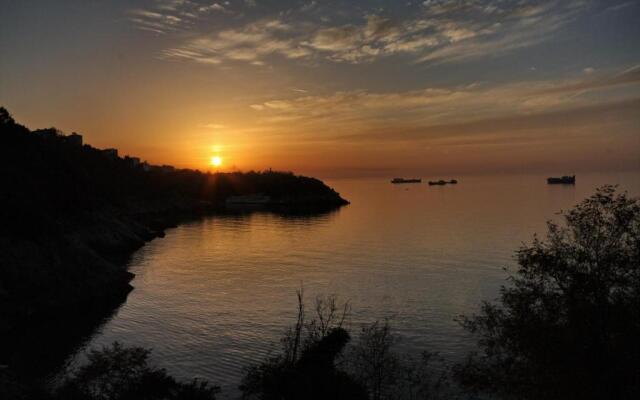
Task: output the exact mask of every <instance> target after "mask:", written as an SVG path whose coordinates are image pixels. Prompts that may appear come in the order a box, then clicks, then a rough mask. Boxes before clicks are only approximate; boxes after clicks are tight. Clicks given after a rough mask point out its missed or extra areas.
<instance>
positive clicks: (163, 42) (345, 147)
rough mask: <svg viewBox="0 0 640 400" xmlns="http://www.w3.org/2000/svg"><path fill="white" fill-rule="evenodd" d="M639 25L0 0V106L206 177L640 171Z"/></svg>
mask: <svg viewBox="0 0 640 400" xmlns="http://www.w3.org/2000/svg"><path fill="white" fill-rule="evenodd" d="M638 21H640V1H638V0H631V1H629V0H607V1H604V0H602V1H598V0H555V1H519V0H512V1H507V0H459V1H456V0H453V1H443V0H426V1H412V0H409V1H401V0H395V1H392V0H387V1H384V0H370V1H358V0H350V1H346V0H345V1H340V0H337V1H329V0H328V1H320V0H317V1H308V0H307V1H289V0H277V1H276V0H228V1H211V0H144V1H122V0H112V1H98V0H66V1H65V0H58V1H44V0H41V1H33V0H20V1H9V0H0V105H2V106H4V107H6V108H7V109H8V110H9V111H10V112H11V113H12V114H13V116H14V118H15V119H16V120H17V121H19V122H21V123H23V124H25V125H27V126H28V127H30V128H32V129H33V128H43V127H49V126H55V127H57V128H59V129H61V130H63V131H65V132H72V131H76V132H80V133H81V134H83V135H84V138H85V142H87V143H90V144H92V145H94V146H96V147H100V148H106V147H116V148H118V149H119V150H120V154H122V155H124V154H130V155H135V156H139V157H141V158H143V159H146V160H148V161H149V162H151V163H154V164H172V165H175V166H178V167H186V168H197V169H202V170H206V169H211V168H213V167H212V165H211V160H212V158H213V157H219V159H220V160H221V162H222V165H221V166H219V167H217V169H219V170H235V169H238V170H249V169H259V170H260V169H267V168H273V169H281V170H292V171H294V172H296V173H302V174H309V175H314V176H318V177H356V176H380V177H382V176H384V177H393V176H425V177H427V176H436V175H439V174H447V176H449V175H452V174H457V175H465V174H484V173H496V172H500V173H511V172H513V173H523V172H534V173H537V172H540V173H542V172H545V173H551V172H555V173H558V174H564V173H576V172H581V171H612V170H616V171H617V170H638V169H640V23H638Z"/></svg>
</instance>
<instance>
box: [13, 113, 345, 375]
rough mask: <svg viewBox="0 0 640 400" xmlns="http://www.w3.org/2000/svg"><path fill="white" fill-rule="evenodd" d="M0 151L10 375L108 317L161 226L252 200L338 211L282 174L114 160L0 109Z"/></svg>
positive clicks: (295, 211) (55, 353)
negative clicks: (132, 260) (130, 268)
mask: <svg viewBox="0 0 640 400" xmlns="http://www.w3.org/2000/svg"><path fill="white" fill-rule="evenodd" d="M0 148H1V149H2V151H3V155H2V157H0V221H1V223H0V365H10V366H11V368H12V369H13V370H14V371H16V370H17V371H16V372H19V373H20V374H23V373H25V374H32V375H38V374H40V373H44V372H45V369H46V368H47V366H48V365H50V364H51V363H50V361H51V362H53V361H54V360H53V359H55V358H58V359H60V356H61V355H63V354H64V353H65V350H66V349H68V348H70V347H72V346H73V344H74V343H75V344H77V339H78V338H81V337H83V336H84V335H85V334H86V333H88V332H90V331H91V329H92V327H95V325H96V324H99V323H100V322H101V321H102V320H103V319H104V317H106V316H108V315H110V313H111V312H113V310H114V309H116V308H117V307H118V305H120V304H121V303H122V302H123V301H124V300H125V299H126V296H127V294H128V293H129V291H130V290H131V286H130V285H129V282H130V280H131V279H132V277H133V275H132V274H130V273H129V272H127V271H126V269H125V268H124V267H123V265H124V264H125V260H126V259H127V257H128V256H129V255H130V254H131V253H132V252H133V251H134V250H135V249H137V248H139V247H140V246H142V245H143V244H144V243H145V242H146V241H149V240H151V239H153V238H155V237H158V236H162V235H163V234H164V233H163V230H164V229H166V228H167V227H171V226H175V225H176V224H177V223H179V222H180V221H184V220H186V219H189V218H197V217H199V216H201V215H203V214H204V213H211V212H215V213H226V212H227V211H226V208H225V205H226V200H227V199H228V198H230V197H233V196H256V195H258V194H260V195H262V196H263V197H265V198H268V199H269V201H268V202H267V203H266V204H263V206H266V207H267V208H268V209H270V208H273V209H274V210H275V212H279V213H283V214H284V215H291V216H296V215H299V214H300V213H307V214H308V213H319V212H325V211H326V210H331V209H334V208H336V207H339V206H340V205H343V204H346V203H347V202H346V201H345V200H344V199H343V198H341V197H340V195H339V194H338V193H336V192H335V191H334V190H333V189H331V188H329V187H328V186H326V185H325V184H324V183H323V182H321V181H319V180H317V179H314V178H308V177H303V176H296V175H294V174H292V173H287V172H273V171H265V172H247V173H240V172H237V173H216V174H209V173H203V172H200V171H194V170H179V169H175V168H173V167H170V166H153V165H149V164H146V163H144V162H141V161H140V160H139V159H137V158H135V157H124V158H123V157H118V155H117V150H115V149H107V150H100V149H96V148H93V147H91V146H89V145H86V144H83V143H82V137H81V136H80V135H78V134H72V135H68V136H67V135H62V134H61V133H60V132H58V131H57V130H56V129H54V128H49V129H40V130H35V131H31V130H29V129H27V128H26V127H24V126H22V125H19V124H17V123H16V122H15V121H14V120H13V118H12V117H11V115H10V114H9V113H8V112H7V110H5V109H4V108H1V107H0ZM233 212H244V211H243V210H240V211H233ZM43 338H47V340H43ZM27 355H32V356H33V358H30V357H27ZM36 358H37V359H38V360H39V361H40V362H39V363H38V364H37V365H35V366H34V365H30V363H28V362H27V361H26V360H33V359H36Z"/></svg>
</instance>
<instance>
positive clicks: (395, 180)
mask: <svg viewBox="0 0 640 400" xmlns="http://www.w3.org/2000/svg"><path fill="white" fill-rule="evenodd" d="M421 182H422V179H420V178H410V179H406V178H393V179H392V180H391V183H421Z"/></svg>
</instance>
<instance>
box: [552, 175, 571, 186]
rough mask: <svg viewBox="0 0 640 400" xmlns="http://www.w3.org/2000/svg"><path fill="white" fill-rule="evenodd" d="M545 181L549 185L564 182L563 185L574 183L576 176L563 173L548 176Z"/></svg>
mask: <svg viewBox="0 0 640 400" xmlns="http://www.w3.org/2000/svg"><path fill="white" fill-rule="evenodd" d="M547 183H548V184H550V185H554V184H564V185H575V183H576V176H575V175H572V176H569V175H564V176H561V177H559V178H557V177H550V178H547Z"/></svg>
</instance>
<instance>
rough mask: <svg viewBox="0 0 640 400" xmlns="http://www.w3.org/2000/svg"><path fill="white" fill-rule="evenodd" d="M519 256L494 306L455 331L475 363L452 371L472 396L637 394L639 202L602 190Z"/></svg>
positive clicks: (609, 189)
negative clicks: (472, 345) (463, 334)
mask: <svg viewBox="0 0 640 400" xmlns="http://www.w3.org/2000/svg"><path fill="white" fill-rule="evenodd" d="M564 222H565V224H564V225H563V226H561V225H558V224H555V223H553V222H549V223H548V233H547V235H546V238H544V239H539V238H537V237H536V238H534V240H533V243H532V244H531V245H524V246H523V247H522V248H520V250H519V251H518V252H517V260H518V264H519V269H518V270H517V272H516V273H515V275H513V276H512V277H511V283H512V284H511V285H510V286H508V287H503V288H502V290H501V295H500V302H499V303H498V304H490V303H485V304H484V305H483V307H482V311H481V312H480V314H479V315H476V316H473V317H470V318H465V319H463V321H462V323H463V325H464V327H466V328H467V329H468V330H469V331H471V332H472V333H474V334H476V335H477V336H478V337H479V345H480V348H481V350H482V352H481V353H479V354H478V353H476V354H472V355H471V356H469V358H468V359H467V361H466V363H464V364H462V365H460V366H458V368H457V371H456V375H457V378H458V379H459V381H460V382H461V383H462V384H463V385H464V386H465V387H467V388H468V389H471V390H473V391H475V392H485V393H491V394H493V395H497V396H498V397H501V398H518V399H556V398H557V399H574V398H575V399H592V398H593V399H596V398H598V399H604V398H611V399H627V398H629V399H630V398H638V397H637V396H638V395H639V394H640V362H639V361H640V344H639V343H640V342H639V339H640V318H639V315H640V201H638V200H637V199H631V198H629V197H627V195H626V194H625V193H622V194H620V193H617V192H616V188H615V187H613V186H603V187H601V188H600V189H598V190H597V191H596V193H595V194H594V195H593V196H591V197H590V198H588V199H586V200H584V201H583V202H582V203H580V204H579V205H577V206H576V207H575V208H573V209H572V210H571V211H569V212H568V213H566V214H564Z"/></svg>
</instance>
